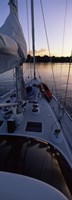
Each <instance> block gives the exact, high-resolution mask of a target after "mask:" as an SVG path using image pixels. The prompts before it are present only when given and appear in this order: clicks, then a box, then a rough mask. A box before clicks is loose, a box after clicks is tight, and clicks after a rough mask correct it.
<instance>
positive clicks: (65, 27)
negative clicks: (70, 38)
mask: <svg viewBox="0 0 72 200" xmlns="http://www.w3.org/2000/svg"><path fill="white" fill-rule="evenodd" d="M67 5H68V0H66V3H65V16H64V28H63V41H62V56H63V52H64V40H65V28H66V16H67ZM61 75H62V63H61V70H60V86H61ZM61 100H62V97H61V98H60V101H61Z"/></svg>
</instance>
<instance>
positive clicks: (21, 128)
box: [0, 87, 72, 167]
mask: <svg viewBox="0 0 72 200" xmlns="http://www.w3.org/2000/svg"><path fill="white" fill-rule="evenodd" d="M7 98H8V95H7ZM4 100H6V97H5V96H4ZM30 100H31V101H34V100H36V101H37V103H38V107H39V111H38V112H37V113H34V112H33V111H32V106H33V103H29V100H27V104H26V107H25V109H24V111H23V113H22V114H16V113H15V108H12V109H13V110H14V114H13V117H14V119H15V121H16V129H15V131H14V133H11V134H13V135H18V136H29V137H34V138H37V139H40V140H43V141H45V142H48V143H50V144H52V145H53V146H54V147H56V148H57V149H58V150H59V151H60V152H61V153H62V154H63V155H64V157H65V158H66V159H67V160H68V162H69V164H70V166H71V167H72V149H71V146H70V143H69V141H68V139H67V137H68V135H69V134H70V131H69V130H68V129H67V128H66V123H63V119H62V123H59V122H58V116H57V114H58V102H56V100H55V99H54V98H52V100H51V102H48V101H47V100H46V99H45V98H44V97H42V95H41V94H40V91H39V89H38V88H36V87H35V94H34V96H33V97H31V99H30ZM0 101H1V100H0ZM2 102H5V101H3V98H2ZM55 110H56V112H57V113H55ZM65 115H66V114H65ZM65 117H66V121H67V116H65ZM70 121H71V119H70ZM27 122H39V123H42V131H41V132H36V131H35V130H34V132H32V131H31V132H30V131H26V126H27ZM62 124H63V125H64V126H62ZM71 126H72V121H71ZM63 127H64V129H63ZM55 129H60V132H59V134H58V135H56V134H55ZM0 134H1V135H8V134H10V133H8V132H7V120H6V119H5V121H4V122H3V124H2V126H0ZM66 135H67V136H66Z"/></svg>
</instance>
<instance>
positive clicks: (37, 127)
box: [25, 122, 42, 132]
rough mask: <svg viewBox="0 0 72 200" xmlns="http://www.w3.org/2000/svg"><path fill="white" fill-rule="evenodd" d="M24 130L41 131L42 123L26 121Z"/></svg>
mask: <svg viewBox="0 0 72 200" xmlns="http://www.w3.org/2000/svg"><path fill="white" fill-rule="evenodd" d="M25 131H29V132H42V123H41V122H27V125H26V129H25Z"/></svg>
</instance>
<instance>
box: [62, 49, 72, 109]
mask: <svg viewBox="0 0 72 200" xmlns="http://www.w3.org/2000/svg"><path fill="white" fill-rule="evenodd" d="M71 61H72V52H71V57H70V63H69V70H68V77H67V83H66V90H65V97H64V107H65V106H66V100H67V92H68V85H69V77H70V69H71Z"/></svg>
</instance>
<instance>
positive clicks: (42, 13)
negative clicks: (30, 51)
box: [40, 0, 57, 95]
mask: <svg viewBox="0 0 72 200" xmlns="http://www.w3.org/2000/svg"><path fill="white" fill-rule="evenodd" d="M40 5H41V10H42V16H43V22H44V29H45V35H46V41H47V47H48V51H49V57H50V63H51V69H52V75H53V80H54V86H55V91H56V95H57V88H56V81H55V76H54V70H53V65H52V58H51V53H50V46H49V40H48V34H47V29H46V23H45V16H44V11H43V5H42V0H40Z"/></svg>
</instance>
